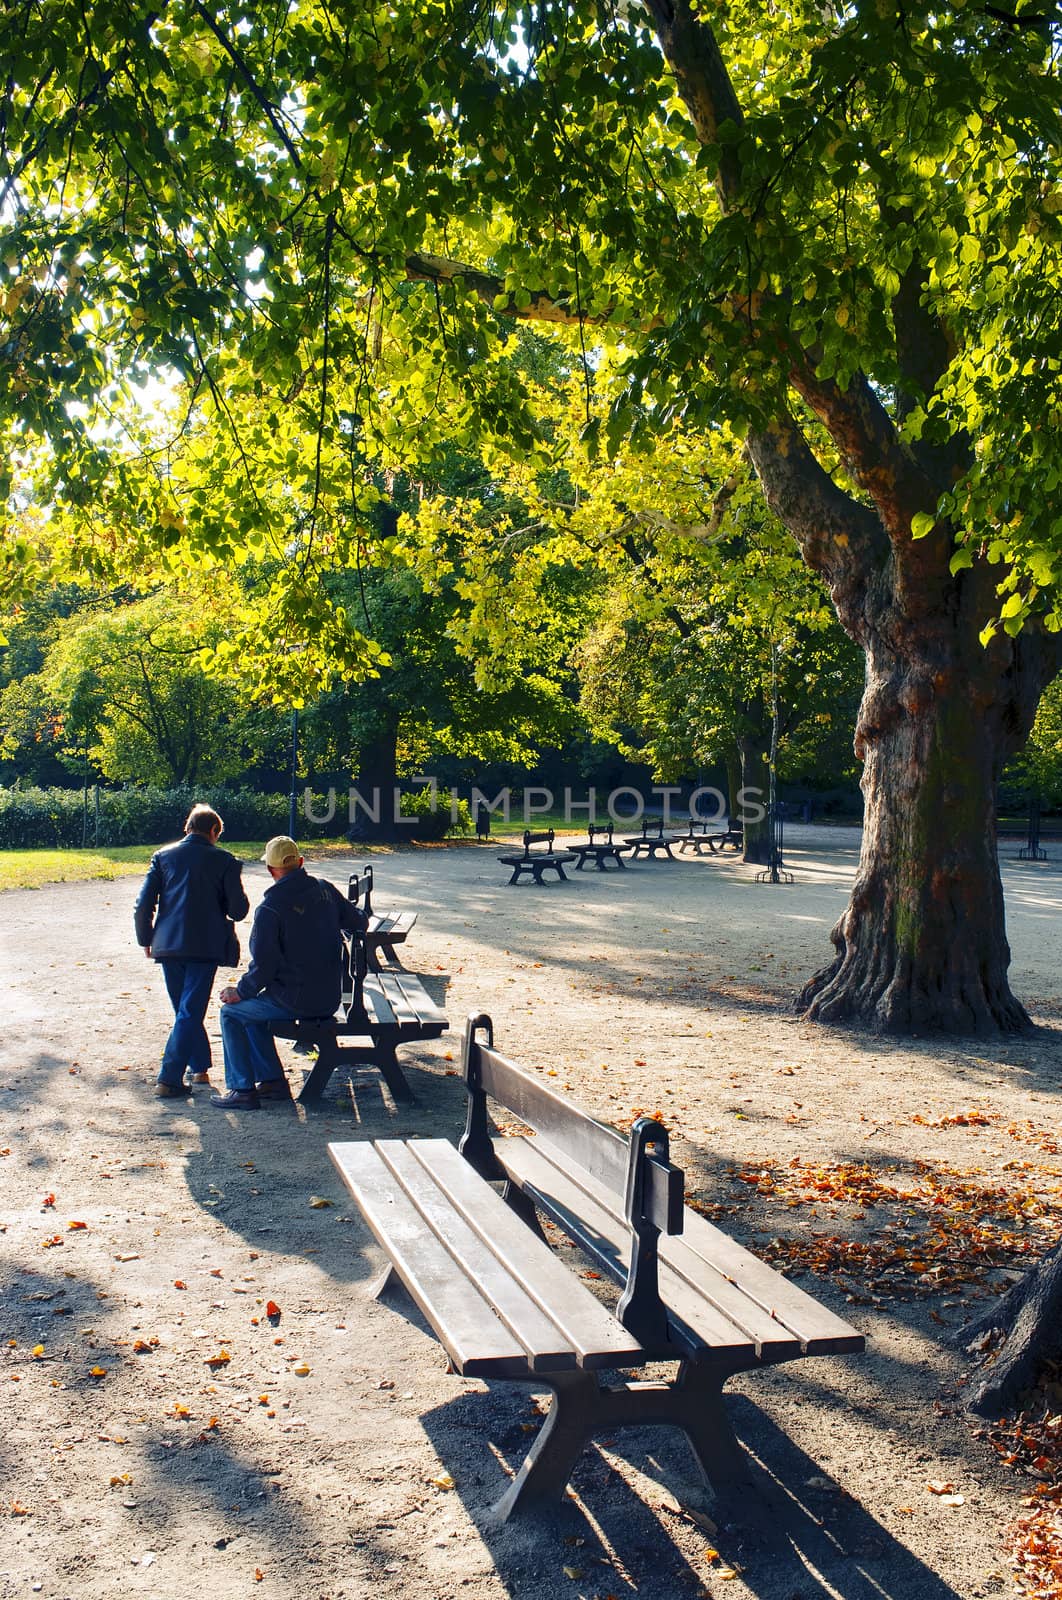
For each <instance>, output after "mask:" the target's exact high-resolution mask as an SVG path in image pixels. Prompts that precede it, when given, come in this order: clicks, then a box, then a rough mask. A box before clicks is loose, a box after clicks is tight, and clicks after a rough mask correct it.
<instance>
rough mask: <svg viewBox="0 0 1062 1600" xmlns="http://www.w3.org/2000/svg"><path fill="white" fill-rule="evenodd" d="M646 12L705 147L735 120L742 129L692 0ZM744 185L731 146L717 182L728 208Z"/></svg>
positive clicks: (654, 1)
mask: <svg viewBox="0 0 1062 1600" xmlns="http://www.w3.org/2000/svg"><path fill="white" fill-rule="evenodd" d="M645 8H646V10H647V11H648V13H649V16H650V18H651V19H652V24H653V28H654V31H655V33H656V36H657V39H658V40H659V41H660V48H661V50H662V51H663V52H664V60H665V61H666V62H667V64H668V66H669V67H670V68H671V70H672V72H673V73H674V75H675V83H676V86H677V88H678V91H679V94H680V95H681V96H682V99H683V102H684V103H685V106H686V110H687V111H688V112H689V114H690V120H691V121H692V123H693V126H694V129H695V131H696V134H697V138H698V139H699V140H700V142H701V144H718V143H719V129H720V127H721V126H722V124H723V123H724V122H732V123H734V125H735V126H736V127H738V128H740V127H741V126H742V124H743V123H744V120H745V117H744V113H743V112H742V109H741V105H740V102H739V101H738V97H737V95H736V93H735V92H734V86H733V84H732V83H731V81H730V74H729V73H728V72H727V70H726V65H725V63H724V61H723V57H722V53H721V51H720V49H719V45H718V43H717V42H716V37H715V34H714V33H713V32H712V29H711V27H710V26H709V24H708V23H707V22H706V21H705V20H704V17H703V15H701V16H695V15H694V14H693V11H692V9H691V7H690V4H689V0H645ZM740 184H741V164H740V162H739V160H738V154H737V147H736V145H734V144H725V145H723V146H722V147H721V149H720V154H719V173H718V177H717V178H716V188H717V190H718V193H719V199H720V202H721V203H722V206H723V209H724V210H726V209H728V207H729V206H731V205H733V203H734V201H735V200H736V198H737V193H738V189H739V187H740Z"/></svg>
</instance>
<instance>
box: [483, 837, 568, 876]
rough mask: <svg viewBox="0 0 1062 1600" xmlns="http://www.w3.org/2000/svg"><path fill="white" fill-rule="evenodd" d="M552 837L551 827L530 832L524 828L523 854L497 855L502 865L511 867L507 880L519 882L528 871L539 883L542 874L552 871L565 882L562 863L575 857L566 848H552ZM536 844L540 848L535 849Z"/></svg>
mask: <svg viewBox="0 0 1062 1600" xmlns="http://www.w3.org/2000/svg"><path fill="white" fill-rule="evenodd" d="M553 839H554V833H553V829H552V828H548V829H547V830H546V832H545V833H532V832H531V830H530V829H529V828H525V829H524V851H523V854H522V855H519V856H517V855H509V856H499V857H498V860H499V861H500V862H502V863H503V865H504V866H507V867H512V869H513V875H512V877H511V878H510V879H509V882H510V883H519V881H520V879H521V878H522V877H523V875H524V874H525V873H530V874H531V876H532V878H534V880H535V882H536V883H541V882H542V874H543V873H544V872H549V871H553V872H556V874H557V876H558V877H560V878H563V879H564V881H565V883H567V881H568V878H567V874H566V873H565V871H564V865H565V862H570V861H574V860H575V857H574V856H573V855H571V854H570V853H569V852H568V851H566V850H554V848H553ZM536 845H541V846H542V848H541V849H536V848H535V846H536Z"/></svg>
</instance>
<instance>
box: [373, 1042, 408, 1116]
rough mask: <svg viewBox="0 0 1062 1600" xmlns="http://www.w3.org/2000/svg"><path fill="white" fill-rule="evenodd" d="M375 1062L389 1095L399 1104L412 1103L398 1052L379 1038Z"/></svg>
mask: <svg viewBox="0 0 1062 1600" xmlns="http://www.w3.org/2000/svg"><path fill="white" fill-rule="evenodd" d="M374 1059H375V1062H376V1065H377V1067H378V1068H379V1069H380V1076H381V1077H382V1078H383V1080H384V1082H385V1083H386V1085H387V1087H388V1088H389V1089H390V1091H391V1096H392V1098H393V1099H394V1100H396V1101H398V1102H399V1103H400V1104H401V1105H406V1106H410V1105H412V1104H413V1091H412V1089H411V1088H410V1087H409V1084H408V1083H407V1082H406V1079H405V1075H404V1074H403V1072H402V1068H401V1067H400V1066H399V1065H398V1052H397V1050H396V1049H395V1046H394V1045H393V1044H390V1043H388V1042H387V1041H386V1040H383V1039H381V1040H380V1041H379V1043H378V1044H377V1046H376V1051H375V1057H374Z"/></svg>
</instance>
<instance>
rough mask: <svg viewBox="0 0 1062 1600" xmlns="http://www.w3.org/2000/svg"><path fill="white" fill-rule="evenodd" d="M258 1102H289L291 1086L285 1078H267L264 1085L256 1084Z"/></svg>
mask: <svg viewBox="0 0 1062 1600" xmlns="http://www.w3.org/2000/svg"><path fill="white" fill-rule="evenodd" d="M255 1089H256V1090H257V1091H258V1098H259V1099H260V1100H290V1099H291V1084H290V1083H289V1082H288V1080H287V1078H269V1079H267V1081H266V1082H265V1083H256V1084H255Z"/></svg>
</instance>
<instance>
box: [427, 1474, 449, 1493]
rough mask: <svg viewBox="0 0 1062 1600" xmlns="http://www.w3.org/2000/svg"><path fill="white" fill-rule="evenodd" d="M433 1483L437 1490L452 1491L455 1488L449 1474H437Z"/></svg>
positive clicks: (432, 1480)
mask: <svg viewBox="0 0 1062 1600" xmlns="http://www.w3.org/2000/svg"><path fill="white" fill-rule="evenodd" d="M431 1482H432V1483H433V1484H434V1485H435V1487H436V1488H437V1489H452V1488H453V1486H454V1480H453V1479H452V1478H451V1476H450V1474H449V1473H448V1472H440V1473H437V1474H436V1476H435V1477H434V1478H432V1479H431Z"/></svg>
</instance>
